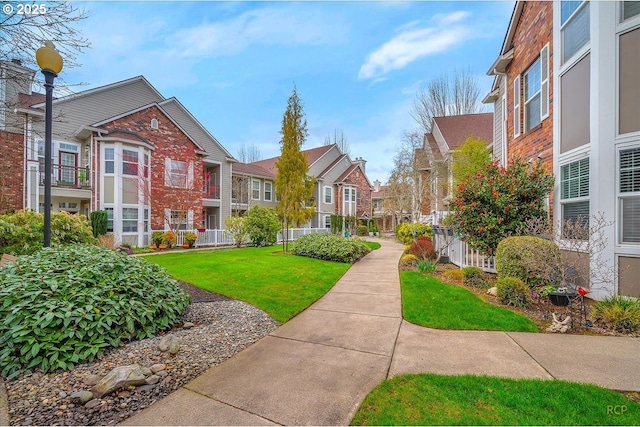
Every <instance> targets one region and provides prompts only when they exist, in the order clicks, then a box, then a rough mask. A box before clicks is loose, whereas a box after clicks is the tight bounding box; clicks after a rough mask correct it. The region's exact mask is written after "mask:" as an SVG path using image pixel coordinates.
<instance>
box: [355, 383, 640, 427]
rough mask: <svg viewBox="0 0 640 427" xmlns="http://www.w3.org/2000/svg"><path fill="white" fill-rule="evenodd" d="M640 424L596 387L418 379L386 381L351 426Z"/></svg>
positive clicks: (628, 405) (622, 400) (616, 397)
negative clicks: (615, 409)
mask: <svg viewBox="0 0 640 427" xmlns="http://www.w3.org/2000/svg"><path fill="white" fill-rule="evenodd" d="M616 405H617V406H616ZM614 407H618V408H625V409H626V410H625V411H624V413H621V412H622V411H620V410H619V411H618V413H614V411H613V410H612V408H614ZM609 409H611V410H609ZM638 419H640V405H639V404H638V403H636V402H634V401H632V400H630V399H628V398H626V397H624V396H622V395H620V394H619V393H616V392H614V391H611V390H607V389H604V388H601V387H597V386H595V385H587V384H577V383H571V382H566V381H555V380H554V381H551V380H529V379H527V380H514V379H506V378H494V377H480V376H474V375H461V376H444V375H435V374H418V375H400V376H397V377H394V378H392V379H390V380H385V381H384V382H382V384H381V385H379V386H378V387H377V388H376V389H375V390H373V391H372V392H371V393H370V394H369V396H367V397H366V398H365V400H364V402H363V403H362V405H361V406H360V409H359V410H358V412H357V413H356V415H355V417H354V418H353V420H352V422H351V424H352V425H637V424H638Z"/></svg>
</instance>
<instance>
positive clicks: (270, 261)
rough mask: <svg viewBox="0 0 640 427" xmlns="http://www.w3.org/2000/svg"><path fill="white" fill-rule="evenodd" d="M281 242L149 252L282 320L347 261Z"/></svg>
mask: <svg viewBox="0 0 640 427" xmlns="http://www.w3.org/2000/svg"><path fill="white" fill-rule="evenodd" d="M281 249H282V247H281V246H271V247H266V248H241V249H221V250H213V251H186V252H174V253H167V254H161V255H153V256H147V257H145V259H146V260H147V261H149V262H153V263H157V264H159V265H161V266H163V267H164V268H166V269H167V271H169V273H170V274H172V275H173V276H174V277H175V278H176V279H178V280H182V281H184V282H188V283H191V284H193V285H195V286H198V287H201V288H203V289H206V290H209V291H213V292H216V293H219V294H222V295H226V296H228V297H231V298H234V299H239V300H242V301H246V302H248V303H250V304H253V305H255V306H256V307H258V308H260V309H262V310H264V311H266V312H267V313H269V314H270V315H271V317H273V318H274V319H275V320H277V321H278V322H286V321H287V320H289V319H291V318H292V317H293V316H295V315H296V314H298V313H300V312H301V311H302V310H304V309H305V308H307V307H308V306H309V305H311V304H312V303H313V302H314V301H316V300H317V299H318V298H320V297H321V296H322V295H324V294H325V293H326V292H327V291H328V290H329V289H331V287H332V286H333V285H334V284H335V283H336V282H337V281H338V279H340V277H342V275H343V274H344V273H345V272H346V271H347V269H348V268H349V266H350V264H344V263H338V262H330V261H321V260H317V259H312V258H306V257H298V256H295V255H290V254H284V253H282V252H281Z"/></svg>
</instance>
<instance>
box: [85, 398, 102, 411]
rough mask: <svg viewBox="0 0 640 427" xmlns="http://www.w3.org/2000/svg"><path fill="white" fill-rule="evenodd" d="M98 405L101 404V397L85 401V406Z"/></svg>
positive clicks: (88, 407)
mask: <svg viewBox="0 0 640 427" xmlns="http://www.w3.org/2000/svg"><path fill="white" fill-rule="evenodd" d="M97 406H100V399H93V400H90V401H88V402H87V403H85V405H84V407H85V408H87V409H92V408H95V407H97Z"/></svg>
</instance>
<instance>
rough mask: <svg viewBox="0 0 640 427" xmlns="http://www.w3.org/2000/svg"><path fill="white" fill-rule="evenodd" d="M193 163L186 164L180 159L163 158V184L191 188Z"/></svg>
mask: <svg viewBox="0 0 640 427" xmlns="http://www.w3.org/2000/svg"><path fill="white" fill-rule="evenodd" d="M192 176H193V163H189V164H187V162H183V161H181V160H173V159H168V158H167V159H165V180H164V184H165V185H166V186H169V187H178V188H191V185H190V184H191V183H192V180H191V179H189V178H190V177H192Z"/></svg>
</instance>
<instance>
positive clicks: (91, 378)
mask: <svg viewBox="0 0 640 427" xmlns="http://www.w3.org/2000/svg"><path fill="white" fill-rule="evenodd" d="M101 379H102V377H101V376H100V375H87V377H86V378H85V380H84V383H85V384H86V385H96V384H98V383H99V382H100V380H101Z"/></svg>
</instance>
